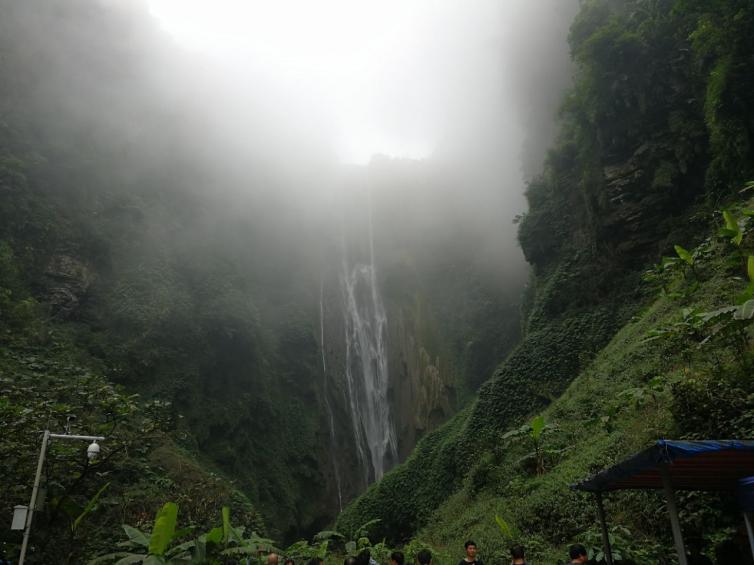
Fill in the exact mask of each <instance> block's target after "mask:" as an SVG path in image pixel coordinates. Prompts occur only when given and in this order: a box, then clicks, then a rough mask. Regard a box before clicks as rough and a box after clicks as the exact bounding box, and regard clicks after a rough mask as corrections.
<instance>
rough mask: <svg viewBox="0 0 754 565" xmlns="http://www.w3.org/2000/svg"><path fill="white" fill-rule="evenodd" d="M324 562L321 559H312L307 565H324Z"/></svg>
mask: <svg viewBox="0 0 754 565" xmlns="http://www.w3.org/2000/svg"><path fill="white" fill-rule="evenodd" d="M322 563H323V560H322V559H321V558H319V557H312V558H311V559H310V560H309V561H308V562H307V563H306V565H322Z"/></svg>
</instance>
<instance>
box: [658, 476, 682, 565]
mask: <svg viewBox="0 0 754 565" xmlns="http://www.w3.org/2000/svg"><path fill="white" fill-rule="evenodd" d="M660 475H661V476H662V488H663V490H664V491H665V499H666V501H667V505H668V514H670V527H671V528H672V530H673V541H674V542H675V549H676V551H677V552H678V563H679V565H688V563H689V562H688V559H687V558H686V547H685V546H684V544H683V533H681V521H680V520H679V519H678V506H677V505H676V501H675V490H674V489H673V483H672V482H671V481H670V473H668V468H667V465H660Z"/></svg>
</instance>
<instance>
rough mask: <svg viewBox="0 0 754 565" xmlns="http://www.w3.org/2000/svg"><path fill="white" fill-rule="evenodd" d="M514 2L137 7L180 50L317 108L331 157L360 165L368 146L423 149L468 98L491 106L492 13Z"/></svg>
mask: <svg viewBox="0 0 754 565" xmlns="http://www.w3.org/2000/svg"><path fill="white" fill-rule="evenodd" d="M521 1H522V0H515V1H513V0H512V1H511V2H507V3H506V2H497V1H495V0H379V1H366V0H212V1H210V0H147V4H148V7H149V11H150V13H151V14H152V15H153V16H154V17H155V18H156V19H157V20H158V21H159V23H160V25H161V27H162V28H163V29H165V30H166V31H167V32H168V33H169V34H170V35H172V36H173V37H174V38H175V40H176V41H177V42H178V43H179V44H181V45H182V46H183V47H184V48H186V49H188V50H192V51H195V52H201V53H204V54H206V56H207V57H209V58H210V59H212V60H213V61H215V63H216V64H217V65H229V67H230V68H231V69H232V70H233V73H235V74H236V75H239V76H238V80H239V82H246V81H249V80H257V78H258V77H260V76H264V77H266V79H265V80H266V81H270V82H264V83H262V84H264V85H265V88H266V87H267V86H268V85H269V86H271V88H272V90H273V91H276V92H285V96H286V97H288V98H289V100H288V101H287V102H288V103H291V99H293V102H292V105H293V106H295V105H296V99H297V100H298V102H299V104H298V105H299V107H300V108H301V109H302V111H304V112H306V113H307V114H311V113H312V111H314V112H315V113H318V114H319V118H318V122H319V123H323V124H327V127H328V128H330V129H331V130H332V131H331V132H330V137H331V139H332V143H333V149H334V151H335V152H336V153H337V155H338V156H339V157H340V159H341V160H342V161H345V162H350V163H365V162H367V161H368V160H369V159H370V157H371V156H372V155H373V154H375V153H383V154H386V155H391V156H395V157H412V158H422V157H427V156H428V155H430V154H431V153H432V152H433V151H434V150H435V149H436V148H437V147H438V146H439V145H441V144H442V143H443V139H444V138H447V137H450V136H457V135H458V132H459V131H463V128H464V127H468V126H465V125H464V122H465V121H469V120H473V119H475V116H476V111H475V110H474V107H475V106H479V105H482V104H487V103H489V102H490V99H494V98H497V103H498V104H499V103H500V98H501V97H502V92H500V91H501V90H502V87H500V86H499V85H497V86H496V81H495V80H494V77H495V75H496V73H499V72H500V70H499V69H500V67H501V60H500V52H499V49H500V43H501V41H500V37H499V36H500V33H501V29H503V26H502V25H501V21H502V18H503V13H504V12H505V11H508V12H510V11H511V10H513V9H514V8H515V5H516V4H519V3H520V2H521ZM506 6H507V7H506ZM244 74H246V76H245V77H244V76H240V75H244ZM249 77H256V78H254V79H250V78H249ZM490 77H492V80H490ZM480 81H481V83H480ZM491 88H492V89H493V90H494V91H493V92H490V89H491ZM464 109H468V110H469V112H470V114H473V115H465V114H464ZM292 111H295V109H294V110H292ZM476 117H477V118H478V116H476ZM471 128H472V129H473V126H471Z"/></svg>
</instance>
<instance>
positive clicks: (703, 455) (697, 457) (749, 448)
mask: <svg viewBox="0 0 754 565" xmlns="http://www.w3.org/2000/svg"><path fill="white" fill-rule="evenodd" d="M663 467H664V468H665V469H667V472H668V475H669V477H670V482H671V484H672V485H673V488H674V489H676V490H707V491H735V490H736V489H737V488H738V487H739V483H738V481H739V480H740V479H743V478H745V477H750V476H752V475H754V440H704V441H670V440H662V439H661V440H658V441H657V442H656V443H655V444H654V445H653V446H652V447H649V448H647V449H645V450H644V451H641V452H639V453H637V454H636V455H634V456H633V457H630V458H629V459H626V460H625V461H622V462H621V463H618V464H617V465H614V466H612V467H610V468H609V469H605V470H604V471H601V472H599V473H597V474H596V475H594V476H593V477H590V478H588V479H584V480H582V481H579V482H578V483H575V484H573V485H571V487H572V488H574V489H576V490H584V491H588V492H606V491H611V490H622V489H661V488H663V483H662V475H661V471H660V470H661V469H662V468H663Z"/></svg>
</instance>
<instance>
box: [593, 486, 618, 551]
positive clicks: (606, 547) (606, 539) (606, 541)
mask: <svg viewBox="0 0 754 565" xmlns="http://www.w3.org/2000/svg"><path fill="white" fill-rule="evenodd" d="M594 498H595V499H596V501H597V516H599V519H600V528H601V529H602V550H603V551H604V552H605V559H606V560H607V565H613V548H612V547H610V536H609V535H608V533H607V521H606V520H605V507H604V506H603V504H602V493H601V492H595V493H594Z"/></svg>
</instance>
